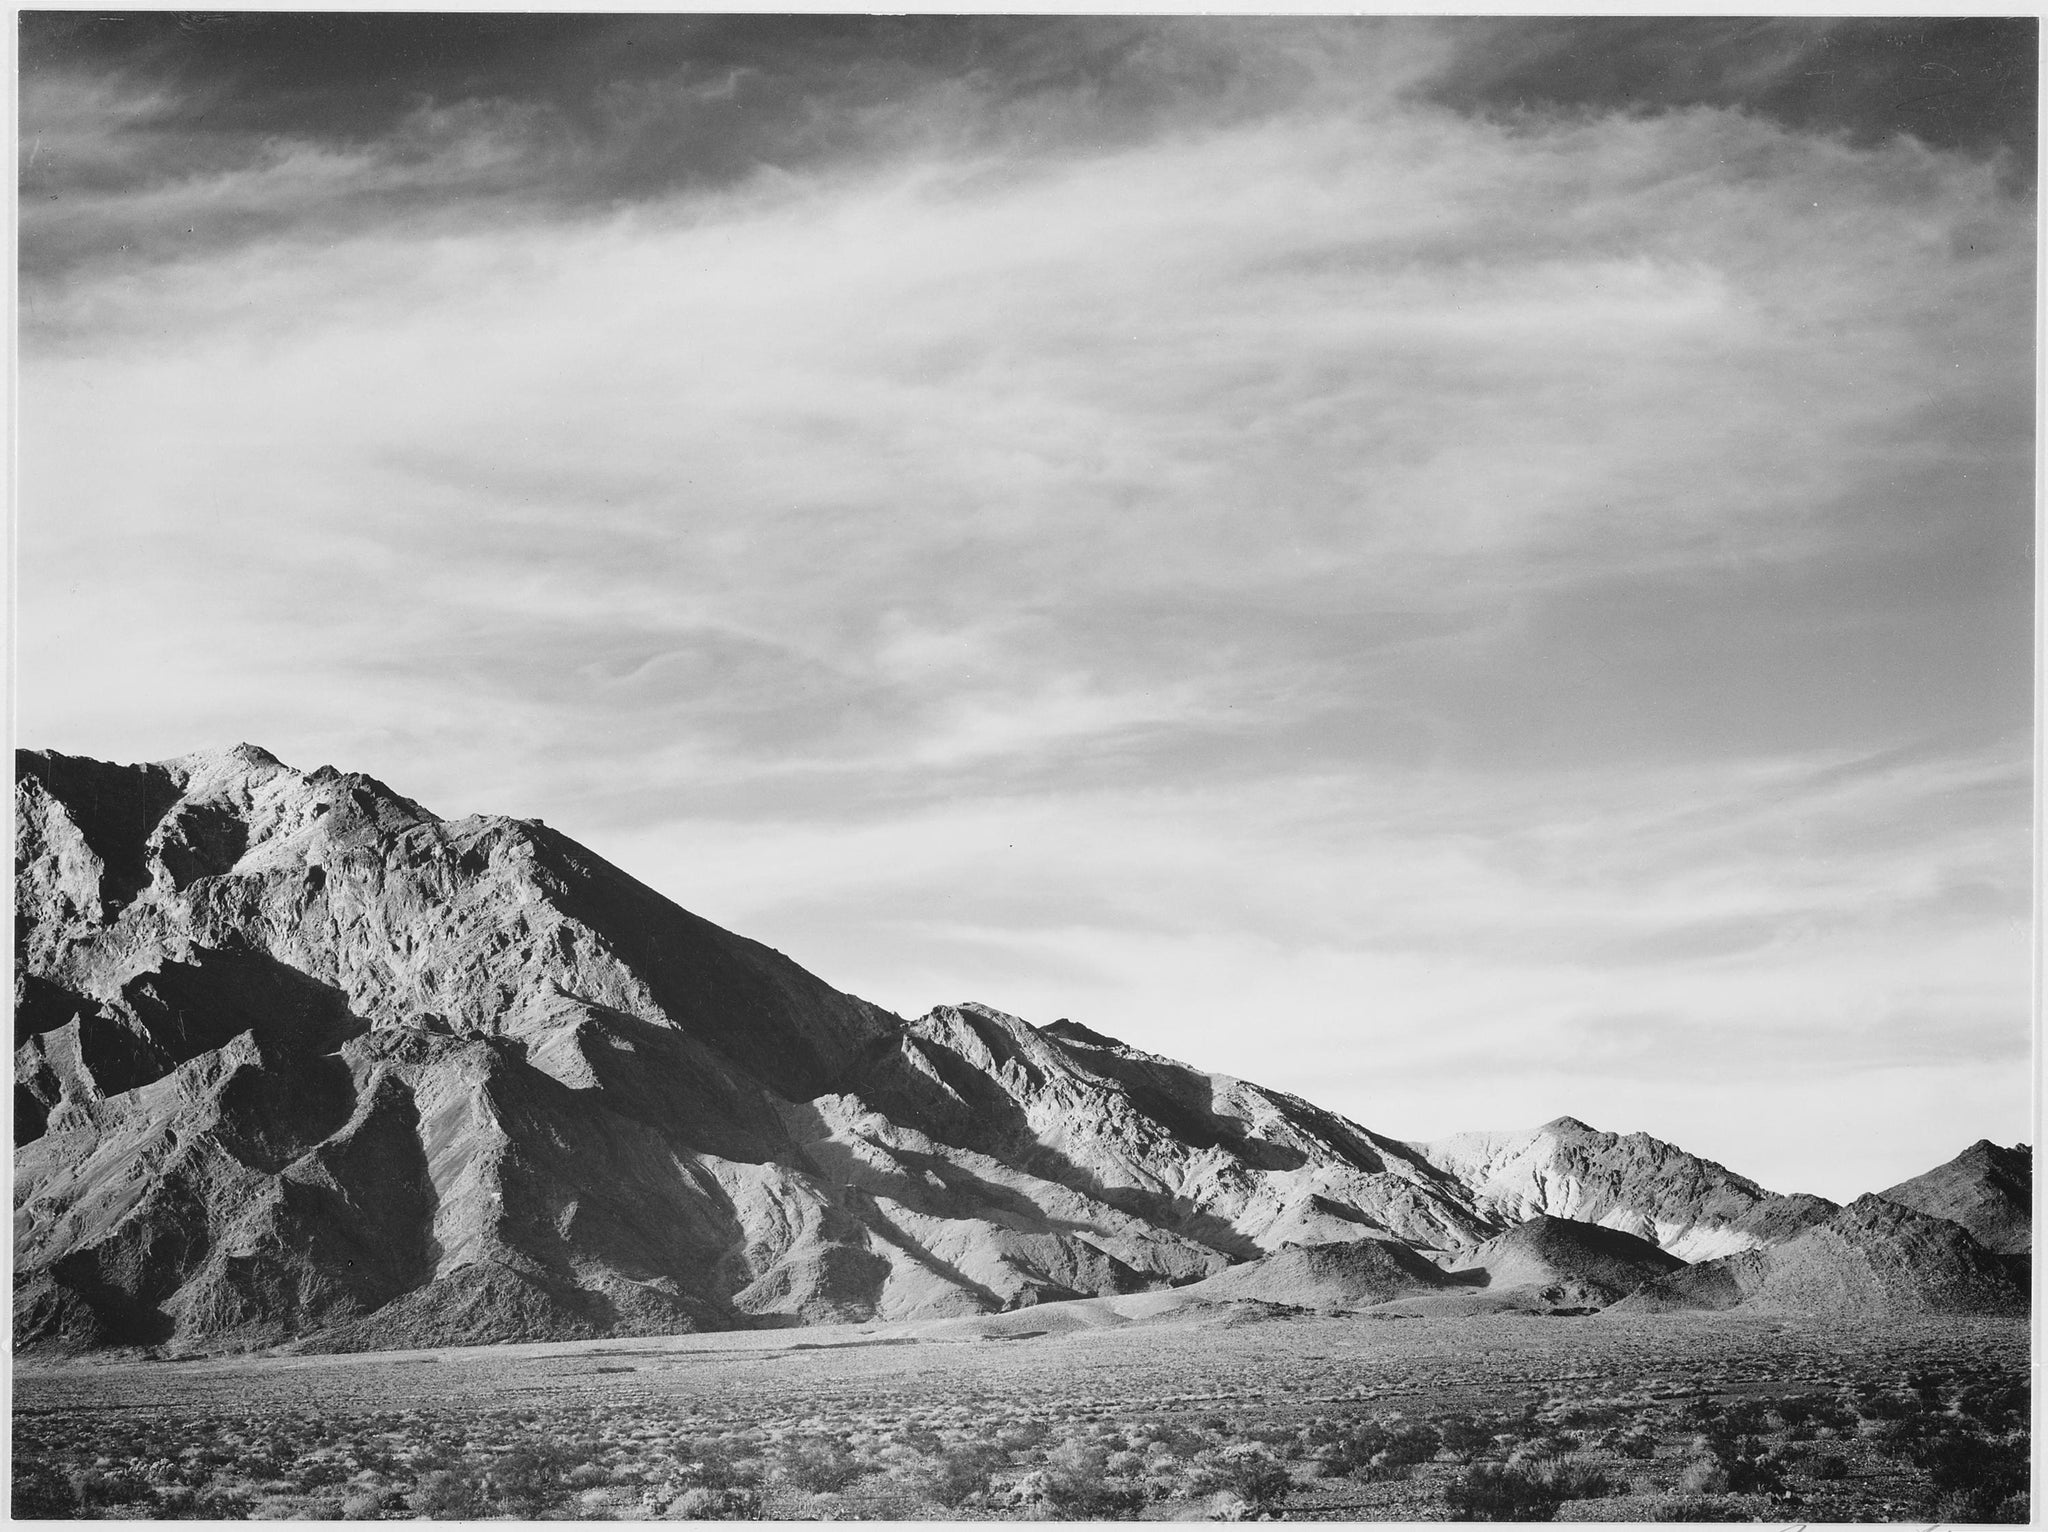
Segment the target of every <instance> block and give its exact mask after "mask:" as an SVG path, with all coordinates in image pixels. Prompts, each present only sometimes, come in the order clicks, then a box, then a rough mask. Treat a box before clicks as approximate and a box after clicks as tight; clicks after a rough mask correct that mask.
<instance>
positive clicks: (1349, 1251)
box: [1181, 1238, 1468, 1313]
mask: <svg viewBox="0 0 2048 1532" xmlns="http://www.w3.org/2000/svg"><path fill="white" fill-rule="evenodd" d="M1467 1281H1468V1279H1466V1278H1463V1277H1459V1276H1447V1275H1446V1274H1445V1273H1444V1271H1443V1270H1442V1268H1440V1267H1438V1266H1437V1265H1436V1264H1435V1263H1434V1262H1432V1261H1431V1260H1430V1259H1429V1258H1428V1257H1427V1256H1425V1255H1423V1254H1422V1253H1421V1252H1420V1251H1417V1250H1415V1249H1414V1248H1412V1247H1411V1246H1408V1245H1404V1244H1401V1243H1399V1242H1398V1241H1395V1240H1389V1239H1372V1238H1366V1239H1352V1240H1343V1241H1339V1242H1335V1243H1331V1244H1326V1245H1289V1246H1288V1247H1287V1248H1286V1249H1284V1250H1278V1251H1275V1252H1274V1253H1273V1254H1271V1255H1267V1256H1261V1257H1260V1258H1259V1259H1258V1260H1256V1261H1247V1262H1245V1263H1244V1264H1243V1265H1240V1266H1233V1267H1231V1268H1230V1269H1229V1270H1228V1271H1222V1272H1218V1273H1217V1274H1216V1275H1215V1276H1213V1277H1210V1278H1208V1279H1206V1280H1205V1281H1202V1282H1197V1283H1195V1284H1194V1285H1192V1286H1190V1287H1186V1288H1183V1289H1181V1296H1183V1297H1184V1298H1186V1299H1187V1300H1189V1301H1190V1302H1197V1303H1204V1302H1206V1303H1239V1302H1252V1303H1262V1304H1274V1305H1284V1306H1286V1307H1289V1308H1297V1309H1316V1310H1320V1311H1322V1312H1324V1313H1328V1312H1332V1311H1339V1312H1341V1311H1345V1310H1355V1309H1366V1308H1373V1307H1376V1306H1377V1305H1379V1304H1383V1303H1387V1302H1390V1301H1391V1300H1393V1299H1396V1298H1403V1297H1408V1296H1411V1295H1414V1294H1419V1293H1434V1292H1441V1291H1442V1290H1444V1289H1445V1288H1451V1287H1460V1286H1463V1285H1466V1284H1467Z"/></svg>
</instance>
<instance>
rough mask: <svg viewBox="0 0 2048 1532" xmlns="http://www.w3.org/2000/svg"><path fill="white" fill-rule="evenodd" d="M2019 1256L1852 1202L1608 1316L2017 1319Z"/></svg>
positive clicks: (1906, 1214)
mask: <svg viewBox="0 0 2048 1532" xmlns="http://www.w3.org/2000/svg"><path fill="white" fill-rule="evenodd" d="M2028 1301H2029V1289H2028V1273H2027V1263H2026V1260H2025V1258H2024V1257H2017V1256H2009V1255H1999V1254H1996V1253H1994V1252H1992V1251H1989V1250H1986V1249H1985V1248H1984V1247H1983V1246H1982V1245H1980V1244H1978V1243H1977V1242H1976V1241H1975V1240H1974V1239H1972V1238H1971V1237H1970V1235H1969V1234H1968V1232H1966V1231H1965V1230H1964V1229H1963V1228H1962V1227H1961V1226H1960V1225H1958V1224H1955V1223H1951V1222H1950V1221H1949V1220H1947V1219H1945V1218H1930V1217H1928V1216H1926V1215H1925V1214H1922V1213H1916V1212H1914V1211H1913V1210H1912V1209H1910V1208H1906V1207H1901V1206H1900V1205H1899V1204H1897V1203H1895V1202H1890V1201H1887V1200H1886V1199H1885V1198H1883V1197H1877V1196H1864V1197H1858V1198H1857V1199H1856V1200H1855V1201H1854V1202H1852V1203H1850V1204H1849V1205H1848V1206H1847V1207H1846V1208H1843V1209H1842V1210H1841V1211H1840V1212H1839V1213H1837V1214H1836V1215H1835V1216H1834V1217H1833V1218H1830V1219H1829V1220H1827V1222H1825V1223H1821V1224H1816V1225H1815V1226H1814V1227H1812V1228H1810V1229H1808V1230H1806V1231H1805V1232H1804V1233H1802V1234H1800V1235H1798V1236H1797V1237H1796V1238H1794V1239H1791V1240H1788V1241H1786V1242H1785V1243H1784V1244H1782V1245H1775V1246H1772V1247H1770V1248H1768V1249H1757V1250H1746V1251H1742V1252H1740V1253H1738V1254H1735V1255H1729V1256H1723V1257H1721V1258H1719V1259H1717V1260H1712V1261H1703V1262H1701V1263H1700V1264H1698V1265H1696V1266H1688V1267H1685V1268H1683V1269H1681V1270H1678V1271H1674V1272H1672V1273H1670V1274H1669V1275H1668V1276H1664V1277H1661V1278H1658V1279H1657V1280H1655V1281H1652V1282H1649V1283H1647V1284H1645V1285H1644V1286H1642V1287H1641V1288H1638V1289H1637V1290H1636V1291H1635V1292H1634V1293H1632V1294H1630V1295H1629V1296H1628V1297H1626V1298H1624V1299H1622V1300H1621V1302H1619V1303H1617V1304H1616V1305H1615V1306H1614V1308H1615V1312H1617V1313H1666V1312H1671V1311H1674V1310H1682V1309H1727V1308H1734V1307H1736V1306H1737V1305H1738V1304H1739V1305H1742V1306H1743V1307H1746V1308H1754V1309H1761V1310H1781V1311H1787V1312H1794V1313H1803V1314H1864V1315H1871V1316H1880V1315H1913V1314H2024V1313H2026V1312H2027V1308H2028Z"/></svg>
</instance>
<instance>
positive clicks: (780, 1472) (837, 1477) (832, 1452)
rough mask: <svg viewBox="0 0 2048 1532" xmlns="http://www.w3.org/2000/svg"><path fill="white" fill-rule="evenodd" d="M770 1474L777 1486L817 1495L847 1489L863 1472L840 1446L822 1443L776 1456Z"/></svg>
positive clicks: (793, 1449)
mask: <svg viewBox="0 0 2048 1532" xmlns="http://www.w3.org/2000/svg"><path fill="white" fill-rule="evenodd" d="M770 1472H771V1474H772V1475H773V1477H774V1479H775V1480H776V1482H777V1483H780V1484H786V1485H788V1486H789V1487H791V1488H792V1489H800V1490H804V1491H806V1492H808V1493H810V1494H814V1495H817V1494H825V1493H828V1492H830V1491H833V1490H841V1489H844V1488H846V1486H847V1485H849V1484H851V1483H853V1481H854V1480H855V1479H858V1478H859V1477H860V1476H861V1474H862V1473H863V1472H865V1470H864V1469H863V1468H862V1467H861V1465H860V1463H859V1461H858V1460H857V1459H855V1457H854V1456H853V1454H852V1453H850V1452H848V1451H847V1450H846V1448H845V1447H843V1446H842V1445H840V1443H838V1442H835V1441H824V1442H806V1443H804V1444H803V1445H801V1446H797V1447H791V1448H788V1449H785V1450H784V1451H782V1452H780V1453H778V1454H777V1455H776V1457H775V1459H774V1464H773V1467H772V1468H771V1470H770Z"/></svg>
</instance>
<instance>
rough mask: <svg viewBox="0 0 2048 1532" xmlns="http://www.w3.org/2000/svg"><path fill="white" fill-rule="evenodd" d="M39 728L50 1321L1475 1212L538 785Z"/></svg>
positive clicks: (755, 1291) (1376, 1160)
mask: <svg viewBox="0 0 2048 1532" xmlns="http://www.w3.org/2000/svg"><path fill="white" fill-rule="evenodd" d="M17 772H18V780H17V793H16V811H17V825H18V842H17V844H18V850H19V866H18V870H17V882H16V921H17V951H18V955H19V972H20V974H21V978H20V980H19V983H18V987H17V993H16V1043H17V1047H16V1102H17V1114H16V1131H17V1138H18V1140H19V1144H18V1148H17V1152H16V1171H17V1177H16V1260H17V1289H16V1334H17V1337H18V1339H19V1340H21V1341H22V1342H23V1343H31V1344H32V1343H36V1342H39V1341H53V1340H54V1341H63V1342H69V1343H77V1344H93V1343H123V1344H167V1345H170V1346H172V1347H174V1348H175V1347H190V1346H193V1345H196V1344H200V1343H202V1342H205V1343H231V1344H261V1343H271V1342H276V1341H281V1340H287V1339H292V1338H311V1339H312V1340H313V1341H314V1342H315V1343H317V1344H320V1345H324V1346H373V1345H376V1346H382V1345H416V1344H430V1343H445V1342H455V1341H479V1340H494V1339H505V1338H513V1337H524V1336H573V1335H585V1334H596V1333H611V1332H629V1331H630V1332H649V1331H673V1330H683V1329H689V1328H692V1327H699V1326H730V1325H734V1324H745V1323H763V1322H776V1323H789V1322H802V1321H812V1320H827V1319H847V1318H861V1319H865V1318H870V1317H881V1318H908V1317H915V1316H920V1315H938V1314H947V1313H973V1312H982V1311H989V1310H1000V1309H1003V1308H1008V1307H1016V1306H1020V1305H1025V1304H1032V1303H1038V1302H1044V1301H1047V1300H1057V1299H1061V1298H1066V1297H1072V1296H1076V1295H1083V1294H1100V1293H1112V1292H1126V1291H1135V1290H1139V1289H1143V1288H1147V1287H1153V1286H1164V1285H1171V1284H1178V1283H1185V1282H1189V1281H1193V1280H1197V1279H1199V1278H1201V1277H1204V1276H1206V1275H1208V1274H1210V1273H1212V1272H1215V1271H1219V1270H1221V1269H1223V1268H1224V1267H1226V1266H1228V1265H1230V1264H1232V1263H1234V1262H1238V1261H1242V1260H1246V1259H1251V1258H1255V1257H1257V1256H1259V1255H1261V1254H1262V1253H1264V1252H1266V1251H1269V1250H1273V1249H1276V1248H1278V1247H1279V1246H1281V1245H1283V1244H1285V1243H1287V1242H1289V1241H1304V1240H1325V1241H1326V1240H1329V1239H1332V1238H1351V1237H1357V1236H1361V1235H1378V1236H1390V1237H1396V1238H1399V1239H1402V1240H1406V1241H1412V1242H1416V1243H1419V1244H1427V1245H1439V1246H1447V1247H1455V1246H1459V1245H1462V1244H1467V1243H1471V1242H1472V1241H1474V1240H1476V1239H1481V1238H1484V1237H1485V1235H1486V1234H1487V1233H1490V1232H1492V1230H1491V1227H1490V1225H1489V1224H1488V1223H1487V1221H1486V1220H1485V1219H1483V1218H1481V1217H1480V1216H1478V1215H1477V1214H1475V1213H1474V1212H1473V1210H1472V1209H1471V1207H1470V1206H1469V1205H1468V1203H1467V1200H1466V1199H1465V1196H1464V1192H1463V1189H1462V1187H1460V1186H1459V1185H1458V1184H1457V1182H1456V1181H1455V1180H1453V1179H1452V1178H1451V1177H1449V1176H1447V1175H1445V1174H1444V1173H1443V1172H1442V1171H1440V1170H1438V1169H1437V1168H1435V1167H1434V1166H1432V1165H1430V1164H1428V1163H1427V1162H1426V1161H1425V1160H1423V1159H1422V1158H1421V1157H1420V1156H1419V1155H1417V1154H1415V1153H1414V1152H1413V1151H1412V1150H1410V1149H1409V1148H1407V1147H1406V1146H1405V1145H1402V1144H1399V1143H1396V1142H1394V1141H1392V1140H1387V1139H1382V1138H1379V1137H1377V1136H1375V1135H1373V1134H1371V1133H1369V1132H1367V1131H1366V1130H1365V1129H1363V1128H1361V1127H1359V1126H1358V1125H1356V1124H1354V1123H1350V1122H1347V1121H1345V1120H1344V1119H1342V1118H1339V1117H1336V1116H1334V1115H1332V1114H1330V1113H1327V1112H1323V1111H1321V1110H1319V1109H1317V1108H1315V1107H1313V1106H1311V1105H1309V1104H1308V1103H1307V1102H1304V1101H1300V1100H1298V1099H1296V1098H1293V1097H1289V1096H1285V1095H1282V1094H1280V1093H1277V1092H1270V1091H1265V1090H1262V1089H1260V1088H1259V1087H1257V1086H1254V1085H1250V1084H1247V1083H1245V1082H1242V1081H1238V1080H1233V1079H1229V1078H1226V1077H1222V1076H1216V1075H1210V1074H1205V1073H1203V1072H1201V1071H1198V1070H1194V1069H1190V1068H1188V1067H1186V1066H1185V1065H1180V1064H1176V1063H1173V1062H1172V1061H1170V1060H1166V1059H1161V1058H1156V1057H1153V1056H1151V1055H1147V1054H1144V1053H1141V1052H1139V1051H1137V1050H1135V1049H1131V1048H1127V1047H1125V1046H1123V1045H1122V1044H1120V1043H1117V1042H1115V1041H1114V1040H1112V1039H1108V1038H1104V1037H1101V1036H1099V1035H1097V1034H1094V1033H1091V1032H1088V1031H1086V1030H1085V1029H1083V1028H1079V1027H1075V1026H1071V1025H1064V1024H1055V1025H1053V1026H1051V1027H1048V1028H1045V1029H1043V1030H1040V1029H1037V1028H1033V1027H1031V1026H1029V1025H1027V1024H1026V1023H1024V1022H1022V1021H1019V1020H1018V1019H1016V1018H1015V1017H1011V1016H1006V1015H1003V1014H1002V1013H1000V1012H997V1011H994V1010H991V1009H988V1008H986V1007H981V1006H973V1005H968V1006H960V1007H942V1008H940V1009H939V1010H935V1011H933V1012H932V1013H931V1014H930V1015H928V1016H925V1017H922V1018H919V1019H917V1020H915V1021H904V1020H902V1019H901V1018H898V1017H896V1016H894V1015H891V1014H889V1013H887V1012H884V1011H882V1010H881V1009H879V1008H878V1007H875V1006H872V1005H869V1004H867V1003H866V1002H864V1001H861V1000H858V999H855V998H854V997H852V996H848V995H843V994H840V993H839V992H837V991H835V990H833V989H831V988H830V987H829V986H827V985H825V984H824V983H822V982H821V981H819V980H817V979H815V978H813V977H812V976H811V975H809V974H807V973H805V972H804V971H803V970H802V969H800V968H798V967H796V965H794V964H793V963H791V962H789V961H788V960H787V959H785V958H783V957H782V956H781V955H779V954H777V953H775V952H772V951H770V950H768V949H767V948H765V947H762V946H760V945H758V944H757V943H754V942H750V941H747V940H745V939H744V938H741V937H738V936H734V935H732V934H731V933H729V932H726V931H722V930H720V929H718V928H717V927H715V926H712V925H710V924H709V923H708V922H705V921H702V920H700V919H698V918H696V917H695V916H692V915H690V914H688V913H687V912H685V911H683V910H681V909H678V908H677V907H676V906H674V905H673V904H671V903H669V902H668V901H667V900H666V899H663V898H662V897H661V896H659V895H657V894H656V893H654V892H653V891H652V890H650V889H648V888H646V887H644V886H643V885H641V884H639V883H637V882H635V881H634V880H633V879H631V878H629V877H627V876H626V875H625V874H624V873H622V872H620V871H619V870H618V869H616V868H614V867H612V866H610V865H608V864H607V863H605V862H603V861H602V860H601V859H599V858H597V857H595V856H593V855H592V854H591V853H589V852H588V851H586V850H584V849H583V848H581V847H579V846H577V845H575V844H574V843H572V842H570V841H568V840H567V839H565V838H564V837H562V836H560V835H558V834H556V833H555V832H553V831H551V830H549V829H547V828H546V827H545V826H543V825H541V824H539V823H537V822H534V821H525V820H515V819H504V818H497V817H488V816H483V817H475V818H469V819H462V820H453V821H448V820H442V819H440V818H438V817H436V816H435V815H433V814H432V813H430V812H428V811H427V810H426V809H424V808H422V807H421V806H420V805H418V804H416V803H413V802H411V801H410V800H408V799H406V798H404V797H402V796H400V795H399V794H397V793H395V792H393V791H392V790H391V789H389V788H387V787H385V786H384V785H383V784H381V783H379V782H377V781H375V780H374V779H372V778H369V777H365V776H361V775H358V774H352V773H343V772H338V771H335V770H333V769H332V768H325V767H323V768H321V769H320V770H318V771H314V772H310V773H302V772H299V771H295V770H292V769H291V768H289V767H286V766H284V765H283V764H281V763H280V762H278V761H277V760H276V759H275V758H273V757H272V756H270V755H269V754H267V753H266V752H264V751H262V750H260V749H256V748H254V747H252V746H246V745H245V746H240V747H237V748H236V749H234V750H232V751H228V752H223V753H221V754H217V755H202V756H194V757H189V758H185V759H182V760H175V761H167V762H162V763H156V764H151V765H144V766H114V765H108V764H105V763H101V762H96V761H87V760H80V759H75V758H71V757H66V756H62V755H56V754H49V753H40V752H24V753H23V754H22V755H21V756H20V757H19V760H18V763H17Z"/></svg>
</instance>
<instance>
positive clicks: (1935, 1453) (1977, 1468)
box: [1912, 1431, 2028, 1521]
mask: <svg viewBox="0 0 2048 1532" xmlns="http://www.w3.org/2000/svg"><path fill="white" fill-rule="evenodd" d="M2027 1456H2028V1453H2027V1443H2026V1440H2025V1439H2024V1438H2021V1439H2018V1440H2015V1441H2002V1440H1992V1439H1990V1438H1987V1437H1983V1436H1979V1435H1976V1434H1974V1433H1970V1432H1964V1431H1944V1432H1943V1433H1941V1434H1940V1435H1939V1436H1935V1437H1932V1438H1930V1439H1928V1440H1926V1441H1924V1442H1921V1443H1918V1444H1916V1446H1915V1447H1914V1449H1913V1452H1912V1461H1913V1463H1914V1464H1915V1466H1917V1467H1919V1468H1920V1469H1921V1470H1923V1471H1924V1472H1925V1473H1926V1475H1927V1477H1928V1479H1929V1480H1930V1481H1931V1482H1932V1484H1933V1485H1934V1491H1935V1494H1936V1495H1937V1496H1938V1497H1942V1498H1950V1497H1953V1498H1955V1499H1957V1500H1958V1501H1959V1502H1960V1503H1961V1504H1962V1505H1963V1506H1965V1507H1966V1508H1967V1509H1968V1510H1969V1511H1970V1512H1971V1514H1968V1515H1948V1516H1944V1517H1943V1519H1944V1520H1950V1521H1991V1520H1994V1519H1995V1518H1994V1517H1993V1515H1992V1513H1993V1512H1994V1511H1995V1510H1996V1509H1997V1508H1998V1507H1999V1506H2000V1504H2001V1503H2003V1502H2004V1501H2005V1500H2006V1499H2007V1498H2008V1497H2010V1496H2012V1495H2015V1494H2018V1493H2019V1492H2021V1491H2023V1490H2024V1489H2026V1487H2027Z"/></svg>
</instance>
